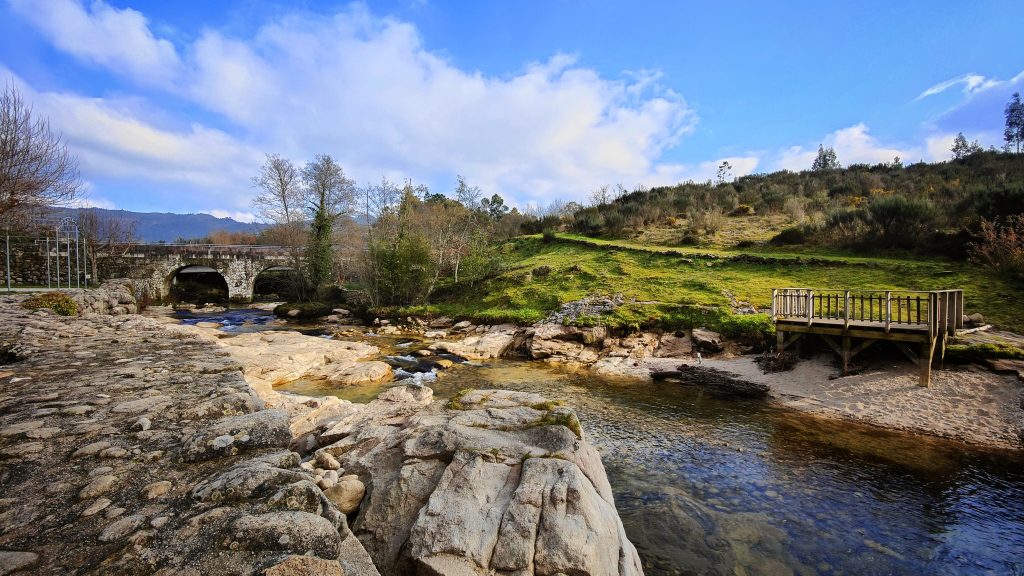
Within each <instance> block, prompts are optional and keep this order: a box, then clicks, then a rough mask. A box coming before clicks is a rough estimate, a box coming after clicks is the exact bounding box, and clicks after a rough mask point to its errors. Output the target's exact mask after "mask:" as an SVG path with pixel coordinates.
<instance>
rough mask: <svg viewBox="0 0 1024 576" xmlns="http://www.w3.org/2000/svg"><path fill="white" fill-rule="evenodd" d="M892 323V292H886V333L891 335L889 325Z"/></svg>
mask: <svg viewBox="0 0 1024 576" xmlns="http://www.w3.org/2000/svg"><path fill="white" fill-rule="evenodd" d="M891 322H892V292H891V291H889V290H886V291H885V333H886V334H888V333H889V324H890V323H891Z"/></svg>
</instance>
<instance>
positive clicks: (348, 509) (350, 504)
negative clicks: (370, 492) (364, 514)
mask: <svg viewBox="0 0 1024 576" xmlns="http://www.w3.org/2000/svg"><path fill="white" fill-rule="evenodd" d="M364 494H366V486H365V485H364V484H363V483H362V482H360V481H359V477H358V476H356V475H354V474H350V475H348V476H342V477H341V478H340V479H338V483H337V484H335V485H334V486H333V487H331V488H329V489H327V490H324V495H326V496H327V498H328V499H330V501H331V502H334V505H335V506H337V507H338V510H339V511H340V512H341V513H342V514H351V513H352V512H354V511H355V510H356V509H357V508H359V503H360V502H362V500H363V495H364Z"/></svg>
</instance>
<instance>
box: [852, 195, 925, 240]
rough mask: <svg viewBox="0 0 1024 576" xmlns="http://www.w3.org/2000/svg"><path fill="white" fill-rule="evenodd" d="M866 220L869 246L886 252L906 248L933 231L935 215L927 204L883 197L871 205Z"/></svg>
mask: <svg viewBox="0 0 1024 576" xmlns="http://www.w3.org/2000/svg"><path fill="white" fill-rule="evenodd" d="M867 216H868V220H869V222H870V224H871V228H872V231H873V232H874V234H872V236H871V240H872V241H873V242H877V243H879V244H881V245H883V246H885V247H890V248H910V247H913V246H914V245H916V244H917V243H918V242H919V240H920V239H921V238H922V237H924V236H926V235H928V234H930V233H931V232H932V231H933V230H934V227H935V220H936V216H937V213H936V211H935V207H934V206H933V205H932V203H931V202H929V201H928V200H915V199H910V198H906V197H904V196H887V197H883V198H878V199H876V200H874V201H872V202H871V204H869V205H868V208H867Z"/></svg>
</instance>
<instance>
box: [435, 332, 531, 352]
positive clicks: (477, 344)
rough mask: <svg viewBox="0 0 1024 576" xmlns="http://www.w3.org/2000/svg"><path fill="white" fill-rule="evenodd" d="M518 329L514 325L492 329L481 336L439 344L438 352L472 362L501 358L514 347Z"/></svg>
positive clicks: (437, 346)
mask: <svg viewBox="0 0 1024 576" xmlns="http://www.w3.org/2000/svg"><path fill="white" fill-rule="evenodd" d="M518 330H519V329H518V328H517V327H516V326H515V325H512V324H501V325H498V326H492V327H490V328H489V329H488V330H487V331H486V332H484V333H483V334H480V335H472V336H467V337H466V338H464V339H462V340H460V341H457V342H437V343H435V344H434V347H436V349H437V350H443V351H445V352H450V353H452V354H456V355H459V356H462V357H463V358H468V359H470V360H488V359H490V358H501V357H502V356H504V355H505V354H506V353H507V352H508V351H509V349H510V348H511V346H512V343H513V341H514V340H515V337H516V333H517V332H518Z"/></svg>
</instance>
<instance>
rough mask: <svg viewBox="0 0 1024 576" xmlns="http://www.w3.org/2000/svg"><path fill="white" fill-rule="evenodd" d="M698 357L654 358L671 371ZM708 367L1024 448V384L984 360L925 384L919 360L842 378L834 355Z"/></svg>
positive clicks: (788, 391)
mask: <svg viewBox="0 0 1024 576" xmlns="http://www.w3.org/2000/svg"><path fill="white" fill-rule="evenodd" d="M681 362H682V363H687V364H692V363H695V360H694V359H691V358H686V359H664V358H661V359H656V360H655V359H652V362H651V367H652V368H655V369H668V368H670V367H674V366H677V365H678V364H679V363H681ZM703 365H704V366H706V367H710V368H717V369H719V370H725V371H728V372H732V373H734V374H737V375H738V376H740V377H742V378H743V379H744V380H749V381H752V382H761V383H764V384H767V385H768V386H770V387H771V396H772V399H773V400H774V401H775V402H778V403H780V404H782V405H784V406H788V407H791V408H795V409H797V410H801V411H804V412H811V413H815V414H819V415H823V416H830V417H839V418H846V419H850V420H856V421H859V422H863V423H867V424H872V425H876V426H881V427H884V428H890V429H895V430H904V431H909V432H915V433H923V434H930V435H934V436H941V437H945V438H952V439H956V440H961V441H963V442H967V443H970V444H977V445H984V446H990V447H998V448H1008V449H1015V450H1020V449H1024V406H1022V405H1024V383H1022V382H1020V381H1018V379H1017V377H1015V376H1012V375H1009V376H1008V375H1004V374H996V373H993V372H991V371H989V370H988V369H986V368H982V367H980V366H974V365H968V366H958V367H954V368H950V369H946V370H933V371H932V384H931V387H929V388H922V387H920V386H918V371H917V368H916V367H914V366H913V365H911V364H909V363H907V364H899V365H895V364H894V365H892V366H887V367H885V369H878V370H872V371H867V372H864V373H861V374H857V375H851V376H846V377H836V375H837V372H838V371H837V369H836V368H835V367H834V364H833V363H832V360H831V357H829V356H827V355H822V356H818V357H815V358H812V359H803V360H800V361H799V362H798V363H797V365H796V367H794V368H793V370H789V371H786V372H775V373H769V374H765V373H764V372H762V370H761V368H760V367H759V366H758V365H757V364H756V363H755V361H754V359H753V358H752V357H739V358H729V359H721V360H719V359H705V360H704V361H703Z"/></svg>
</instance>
